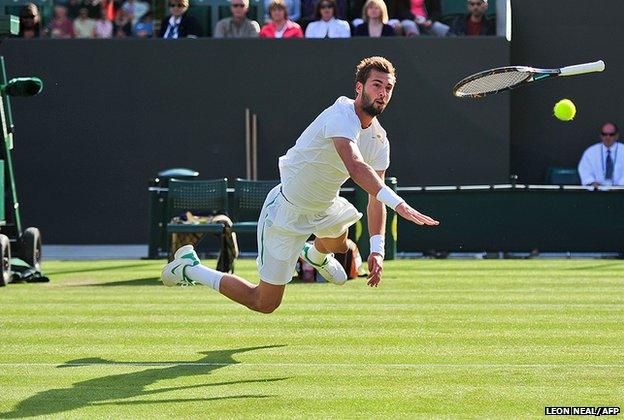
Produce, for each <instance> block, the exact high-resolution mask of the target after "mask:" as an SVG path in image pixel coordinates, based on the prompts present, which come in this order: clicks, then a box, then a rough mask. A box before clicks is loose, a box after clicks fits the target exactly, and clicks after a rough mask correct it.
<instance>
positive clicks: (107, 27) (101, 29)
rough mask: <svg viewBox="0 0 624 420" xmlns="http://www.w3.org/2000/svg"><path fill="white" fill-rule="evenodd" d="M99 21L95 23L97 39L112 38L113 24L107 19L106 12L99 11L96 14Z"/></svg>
mask: <svg viewBox="0 0 624 420" xmlns="http://www.w3.org/2000/svg"><path fill="white" fill-rule="evenodd" d="M96 16H97V20H96V21H95V37H96V38H112V37H113V22H111V21H110V20H108V19H106V17H105V16H104V11H103V10H102V9H98V11H97V12H96Z"/></svg>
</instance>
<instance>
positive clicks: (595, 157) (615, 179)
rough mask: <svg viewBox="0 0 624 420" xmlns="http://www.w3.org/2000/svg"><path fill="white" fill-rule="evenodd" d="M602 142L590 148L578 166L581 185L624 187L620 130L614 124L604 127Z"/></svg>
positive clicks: (623, 148)
mask: <svg viewBox="0 0 624 420" xmlns="http://www.w3.org/2000/svg"><path fill="white" fill-rule="evenodd" d="M600 137H601V139H602V142H600V143H596V144H594V145H592V146H589V147H588V148H587V150H585V152H584V153H583V157H581V161H580V162H579V165H578V171H579V175H580V176H581V183H582V184H583V185H591V186H594V187H599V186H601V185H624V144H622V143H620V142H618V139H619V137H620V130H619V129H618V127H617V125H615V124H614V123H611V122H608V123H605V124H604V125H603V126H602V131H601V133H600Z"/></svg>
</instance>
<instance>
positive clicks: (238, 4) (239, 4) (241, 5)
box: [232, 3, 245, 8]
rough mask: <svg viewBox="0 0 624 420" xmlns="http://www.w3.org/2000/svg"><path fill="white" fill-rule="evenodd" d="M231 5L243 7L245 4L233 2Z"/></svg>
mask: <svg viewBox="0 0 624 420" xmlns="http://www.w3.org/2000/svg"><path fill="white" fill-rule="evenodd" d="M232 7H235V8H239V7H245V5H244V4H243V3H233V4H232Z"/></svg>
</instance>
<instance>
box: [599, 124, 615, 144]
mask: <svg viewBox="0 0 624 420" xmlns="http://www.w3.org/2000/svg"><path fill="white" fill-rule="evenodd" d="M600 136H601V137H602V142H603V143H604V145H605V146H607V147H611V146H612V145H613V143H615V142H616V141H617V139H618V137H619V133H618V132H617V130H616V128H615V126H614V125H613V124H605V125H603V126H602V132H601V133H600Z"/></svg>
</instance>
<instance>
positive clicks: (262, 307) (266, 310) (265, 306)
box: [252, 301, 281, 314]
mask: <svg viewBox="0 0 624 420" xmlns="http://www.w3.org/2000/svg"><path fill="white" fill-rule="evenodd" d="M280 303H281V302H280V301H260V302H257V303H256V305H254V308H252V309H253V310H255V311H257V312H261V313H263V314H270V313H272V312H273V311H275V310H276V309H277V308H279V306H280Z"/></svg>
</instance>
